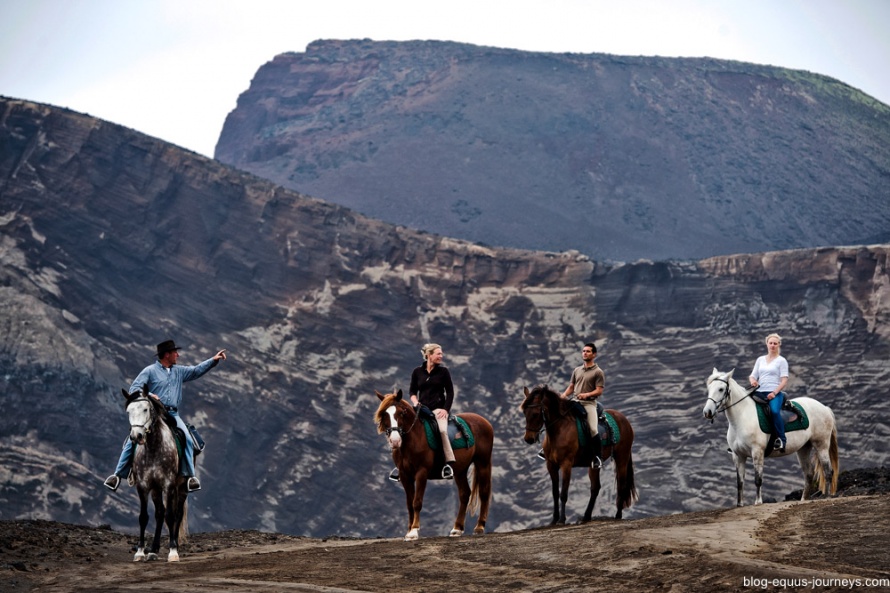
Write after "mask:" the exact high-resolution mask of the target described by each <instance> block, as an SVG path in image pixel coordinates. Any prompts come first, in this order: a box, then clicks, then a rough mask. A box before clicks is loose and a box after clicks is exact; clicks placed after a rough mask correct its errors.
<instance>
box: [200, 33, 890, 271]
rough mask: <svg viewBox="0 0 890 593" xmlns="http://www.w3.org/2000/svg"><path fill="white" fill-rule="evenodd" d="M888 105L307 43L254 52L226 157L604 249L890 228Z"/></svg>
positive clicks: (799, 75) (785, 78) (520, 242)
mask: <svg viewBox="0 0 890 593" xmlns="http://www.w3.org/2000/svg"><path fill="white" fill-rule="evenodd" d="M888 147H890V107H888V106H887V105H884V104H882V103H880V102H878V101H876V100H874V99H873V98H871V97H869V96H867V95H865V94H863V93H861V92H859V91H857V90H856V89H853V88H850V87H849V86H847V85H845V84H843V83H842V82H839V81H837V80H833V79H830V78H827V77H825V76H820V75H817V74H811V73H808V72H802V71H795V70H787V69H783V68H776V67H770V66H759V65H755V64H745V63H740V62H729V61H722V60H713V59H673V58H656V57H622V56H611V55H603V54H590V55H582V54H550V53H537V52H523V51H515V50H506V49H497V48H491V47H477V46H472V45H465V44H457V43H446V42H433V41H426V42H424V41H412V42H373V41H370V40H363V41H358V40H356V41H318V42H315V43H312V44H310V45H309V46H308V47H307V49H306V51H305V52H304V53H285V54H281V55H278V56H276V57H275V58H274V59H273V60H272V61H270V62H269V63H267V64H265V65H264V66H262V67H261V68H260V69H259V70H258V72H257V73H256V76H255V77H254V79H253V81H252V82H251V85H250V88H249V89H248V90H247V91H245V92H244V93H243V94H242V95H241V97H240V98H239V100H238V105H237V107H236V108H235V109H234V110H233V111H232V112H231V113H230V114H229V116H228V118H227V120H226V123H225V126H224V127H223V130H222V134H221V136H220V139H219V142H218V144H217V147H216V157H217V158H218V159H220V160H221V161H223V162H225V163H229V164H232V165H235V166H237V167H239V168H241V169H243V170H246V171H250V172H253V173H256V174H257V175H259V176H261V177H265V178H267V179H271V180H273V181H275V182H277V183H279V184H281V185H282V186H284V187H289V188H291V189H295V190H297V191H300V192H304V193H308V194H311V195H313V196H316V197H319V198H323V199H325V200H328V201H331V202H335V203H338V204H342V205H345V206H348V207H350V208H353V209H355V210H356V211H359V212H362V213H364V214H366V215H369V216H371V217H373V218H377V219H380V220H385V221H388V222H392V223H396V224H401V225H405V226H407V227H410V228H416V229H422V230H426V231H431V232H434V233H438V234H441V235H446V236H451V237H457V238H462V239H467V240H471V241H475V242H480V243H484V244H487V245H497V246H508V247H520V248H525V249H545V250H551V251H563V250H569V249H575V250H578V251H580V252H582V253H584V254H586V255H588V256H590V257H592V258H595V259H597V260H613V261H625V262H627V261H634V260H636V259H639V258H645V259H659V260H664V259H693V258H694V259H698V258H702V257H710V256H713V255H725V254H732V253H750V252H760V251H773V250H782V249H793V248H805V247H806V248H809V247H818V246H835V245H854V244H870V243H884V242H887V241H890V231H888V229H890V189H888V188H890V149H888Z"/></svg>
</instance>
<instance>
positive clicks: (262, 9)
mask: <svg viewBox="0 0 890 593" xmlns="http://www.w3.org/2000/svg"><path fill="white" fill-rule="evenodd" d="M364 38H368V39H373V40H375V41H405V40H413V39H435V40H441V41H458V42H465V43H472V44H476V45H488V46H494V47H503V48H513V49H521V50H529V51H546V52H574V53H584V54H589V53H607V54H616V55H631V56H655V55H657V56H667V57H674V56H684V57H702V56H707V57H713V58H721V59H731V60H739V61H744V62H753V63H757V64H768V65H773V66H781V67H785V68H794V69H801V70H809V71H810V72H817V73H819V74H824V75H827V76H831V77H833V78H837V79H839V80H841V81H842V82H845V83H847V84H849V85H851V86H853V87H856V88H858V89H860V90H862V91H864V92H865V93H868V94H869V95H871V96H873V97H875V98H876V99H879V100H880V101H882V102H884V103H888V104H890V0H659V1H657V0H617V1H616V0H448V1H439V0H310V1H306V0H290V1H285V0H247V1H235V0H0V94H2V95H5V96H8V97H16V98H21V99H28V100H31V101H38V102H41V103H50V104H52V105H57V106H60V107H68V108H70V109H74V110H76V111H81V112H85V113H89V114H90V115H93V116H95V117H99V118H101V119H104V120H108V121H112V122H115V123H119V124H123V125H125V126H127V127H130V128H134V129H136V130H138V131H140V132H144V133H146V134H149V135H151V136H156V137H158V138H161V139H163V140H166V141H168V142H172V143H174V144H177V145H179V146H182V147H185V148H188V149H191V150H194V151H195V152H198V153H201V154H204V155H206V156H213V150H214V147H215V146H216V141H217V139H218V138H219V134H220V131H221V130H222V126H223V123H224V121H225V118H226V115H227V114H228V113H229V112H230V111H231V110H232V109H234V108H235V104H236V101H237V99H238V95H240V94H241V93H242V92H244V91H245V90H247V88H248V86H249V85H250V81H251V79H252V78H253V75H254V74H255V73H256V71H257V69H258V68H259V67H260V66H262V65H263V64H264V63H266V62H268V61H270V60H271V59H272V58H273V57H274V56H275V55H277V54H279V53H283V52H289V51H293V52H302V51H305V49H306V46H307V44H309V43H311V42H312V41H315V40H317V39H364Z"/></svg>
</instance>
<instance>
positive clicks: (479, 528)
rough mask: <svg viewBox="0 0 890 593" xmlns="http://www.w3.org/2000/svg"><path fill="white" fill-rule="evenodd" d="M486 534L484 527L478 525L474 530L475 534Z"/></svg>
mask: <svg viewBox="0 0 890 593" xmlns="http://www.w3.org/2000/svg"><path fill="white" fill-rule="evenodd" d="M484 534H485V528H484V527H477V528H476V529H474V530H473V535H484Z"/></svg>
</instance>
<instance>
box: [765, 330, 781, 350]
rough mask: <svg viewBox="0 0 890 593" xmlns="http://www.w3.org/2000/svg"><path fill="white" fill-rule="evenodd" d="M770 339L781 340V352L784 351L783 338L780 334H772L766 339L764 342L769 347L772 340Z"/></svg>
mask: <svg viewBox="0 0 890 593" xmlns="http://www.w3.org/2000/svg"><path fill="white" fill-rule="evenodd" d="M770 338H775V339H777V340H779V350H782V336H780V335H779V334H770V335H768V336H767V337H766V339H765V340H764V341H763V342H764V344H766V345H767V346H769V340H770Z"/></svg>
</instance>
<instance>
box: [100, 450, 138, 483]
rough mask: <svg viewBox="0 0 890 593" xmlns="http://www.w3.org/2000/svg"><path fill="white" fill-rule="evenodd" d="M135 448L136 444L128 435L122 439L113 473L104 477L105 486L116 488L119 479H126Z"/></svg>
mask: <svg viewBox="0 0 890 593" xmlns="http://www.w3.org/2000/svg"><path fill="white" fill-rule="evenodd" d="M135 449H136V445H135V444H134V443H133V441H131V440H130V437H127V439H126V440H125V441H124V446H123V447H122V448H121V456H120V459H118V461H117V467H116V468H114V473H113V474H111V475H110V476H108V477H107V478H106V479H105V487H106V488H108V489H109V490H111V491H114V490H117V487H118V486H119V485H120V483H121V480H126V479H127V475H128V474H129V473H130V468H131V467H132V465H133V452H134V451H135Z"/></svg>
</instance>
